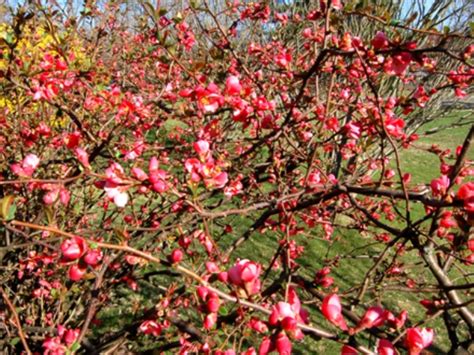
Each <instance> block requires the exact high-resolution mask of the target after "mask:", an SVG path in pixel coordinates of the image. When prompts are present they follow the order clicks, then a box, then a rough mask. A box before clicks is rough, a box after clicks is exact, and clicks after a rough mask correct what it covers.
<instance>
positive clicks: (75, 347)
mask: <svg viewBox="0 0 474 355" xmlns="http://www.w3.org/2000/svg"><path fill="white" fill-rule="evenodd" d="M80 348H81V344H79V343H78V342H77V341H75V342H74V343H73V344H72V346H71V351H73V352H74V351H77V350H79V349H80Z"/></svg>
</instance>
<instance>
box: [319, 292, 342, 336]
mask: <svg viewBox="0 0 474 355" xmlns="http://www.w3.org/2000/svg"><path fill="white" fill-rule="evenodd" d="M321 311H322V313H323V315H324V317H326V319H327V320H329V321H330V322H331V323H333V324H334V325H336V326H338V327H339V328H341V329H342V330H347V329H348V328H347V324H346V321H345V320H344V318H343V317H342V306H341V301H340V300H339V296H338V295H336V294H332V295H329V296H326V298H324V300H323V304H322V307H321Z"/></svg>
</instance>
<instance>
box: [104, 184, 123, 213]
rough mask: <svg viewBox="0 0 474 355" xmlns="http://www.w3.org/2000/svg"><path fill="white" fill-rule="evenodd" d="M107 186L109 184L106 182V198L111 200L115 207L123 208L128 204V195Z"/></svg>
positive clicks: (114, 187) (118, 189) (117, 188)
mask: <svg viewBox="0 0 474 355" xmlns="http://www.w3.org/2000/svg"><path fill="white" fill-rule="evenodd" d="M108 185H109V183H108V182H107V183H106V184H105V187H104V190H105V192H106V194H107V196H108V197H109V198H111V199H113V201H114V203H115V205H116V206H117V207H120V208H123V207H125V206H126V204H127V203H128V194H127V193H126V192H125V191H121V190H120V188H119V187H116V186H110V185H109V186H108Z"/></svg>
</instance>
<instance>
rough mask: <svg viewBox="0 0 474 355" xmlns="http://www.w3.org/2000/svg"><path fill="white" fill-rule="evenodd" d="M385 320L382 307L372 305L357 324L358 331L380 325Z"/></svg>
mask: <svg viewBox="0 0 474 355" xmlns="http://www.w3.org/2000/svg"><path fill="white" fill-rule="evenodd" d="M384 322H385V312H384V310H383V309H382V308H381V307H377V306H375V307H370V308H369V309H368V310H367V311H366V312H365V314H364V316H363V317H362V319H361V320H360V321H359V324H357V327H356V329H357V331H360V330H362V329H367V328H373V327H380V326H381V325H383V323H384Z"/></svg>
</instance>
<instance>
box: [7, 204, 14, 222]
mask: <svg viewBox="0 0 474 355" xmlns="http://www.w3.org/2000/svg"><path fill="white" fill-rule="evenodd" d="M15 213H16V205H15V204H13V205H11V206H10V208H9V209H8V214H7V218H6V220H7V221H11V220H13V219H15Z"/></svg>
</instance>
